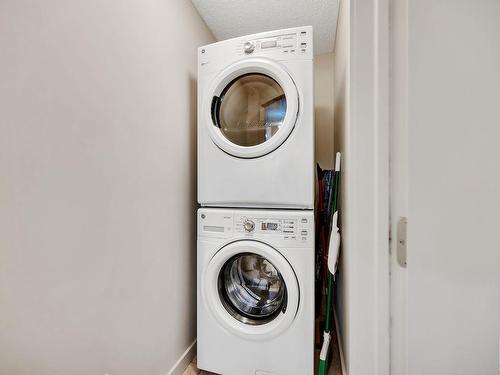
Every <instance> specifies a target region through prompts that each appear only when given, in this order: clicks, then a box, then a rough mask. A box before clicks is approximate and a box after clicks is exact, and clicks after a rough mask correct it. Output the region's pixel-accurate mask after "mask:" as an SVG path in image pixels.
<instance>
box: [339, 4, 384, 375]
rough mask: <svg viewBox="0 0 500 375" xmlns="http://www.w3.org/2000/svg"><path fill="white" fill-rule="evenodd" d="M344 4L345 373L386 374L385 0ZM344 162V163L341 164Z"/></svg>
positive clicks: (351, 374)
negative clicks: (346, 49) (346, 47)
mask: <svg viewBox="0 0 500 375" xmlns="http://www.w3.org/2000/svg"><path fill="white" fill-rule="evenodd" d="M341 1H345V2H348V4H349V12H348V13H349V16H348V19H349V21H350V24H349V25H348V26H347V27H348V28H349V37H348V38H349V42H348V45H349V56H348V64H347V69H348V73H347V77H346V80H347V82H348V83H347V84H348V85H349V86H348V91H349V92H348V100H347V103H346V109H347V111H346V112H347V121H346V129H344V131H345V133H346V135H344V137H345V139H346V140H345V145H344V147H345V149H344V155H343V161H345V162H344V163H343V172H342V179H343V180H344V182H343V187H344V192H343V193H344V194H345V195H346V196H345V197H344V199H343V202H344V203H345V205H346V206H347V207H344V210H345V211H346V215H343V219H342V220H343V223H342V226H343V230H342V236H343V239H344V240H343V242H344V245H343V246H344V248H343V251H344V252H348V253H349V255H348V257H349V260H348V264H347V265H344V267H345V270H344V272H345V275H343V278H344V279H346V280H344V286H343V288H345V290H344V294H345V297H344V298H345V299H346V301H345V303H346V304H347V305H348V306H347V308H345V309H346V314H347V315H348V316H347V317H344V321H343V322H342V324H343V325H344V327H343V331H344V332H342V333H343V334H344V336H346V337H342V344H343V351H344V353H345V355H346V358H345V360H346V361H345V364H346V371H347V373H348V374H350V375H358V374H363V375H364V374H367V375H368V374H370V375H371V374H374V375H387V374H389V373H390V239H389V237H390V43H389V38H390V1H391V0H341ZM344 5H345V4H344ZM344 167H345V168H344Z"/></svg>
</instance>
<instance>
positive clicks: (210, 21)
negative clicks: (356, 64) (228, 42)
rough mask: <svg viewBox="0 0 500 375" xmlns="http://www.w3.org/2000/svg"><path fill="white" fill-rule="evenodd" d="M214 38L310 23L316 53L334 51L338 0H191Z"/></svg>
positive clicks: (231, 36) (225, 37)
mask: <svg viewBox="0 0 500 375" xmlns="http://www.w3.org/2000/svg"><path fill="white" fill-rule="evenodd" d="M191 1H192V2H193V4H194V6H195V7H196V9H198V12H199V13H200V15H201V17H202V18H203V19H204V20H205V22H206V23H207V25H208V27H209V28H210V30H212V32H213V34H214V36H215V37H216V38H217V40H224V39H229V38H234V37H237V36H242V35H247V34H253V33H259V32H262V31H269V30H277V29H285V28H288V27H295V26H309V25H312V26H313V30H314V52H315V54H320V53H327V52H332V51H333V45H334V42H335V31H336V28H337V16H338V8H339V7H338V1H339V0H191Z"/></svg>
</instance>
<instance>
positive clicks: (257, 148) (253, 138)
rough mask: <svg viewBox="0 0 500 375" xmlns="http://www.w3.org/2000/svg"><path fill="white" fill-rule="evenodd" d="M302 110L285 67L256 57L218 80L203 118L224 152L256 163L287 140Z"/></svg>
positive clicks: (233, 66)
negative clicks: (253, 159)
mask: <svg viewBox="0 0 500 375" xmlns="http://www.w3.org/2000/svg"><path fill="white" fill-rule="evenodd" d="M298 108H299V103H298V94H297V88H296V86H295V83H294V82H293V80H292V78H291V77H290V75H289V74H288V73H287V72H286V70H285V68H284V67H283V66H282V65H280V64H279V63H277V62H274V61H272V60H269V59H264V58H252V59H246V60H242V61H239V62H237V63H235V64H233V65H231V66H230V67H228V68H227V69H225V70H224V71H223V72H222V73H221V74H219V75H218V76H217V78H216V79H215V81H214V83H213V85H212V87H211V88H210V90H209V95H208V97H207V98H206V102H205V104H204V111H205V117H204V118H205V123H206V124H207V126H208V130H209V133H210V136H211V138H212V140H213V142H214V143H215V144H216V145H217V146H218V147H219V148H220V149H221V150H222V151H224V152H226V153H228V154H230V155H233V156H236V157H240V158H256V157H259V156H263V155H266V154H268V153H270V152H272V151H274V150H275V149H276V148H278V147H279V146H280V145H281V144H282V143H283V142H284V141H285V140H286V139H287V137H288V136H289V135H290V133H291V132H292V131H293V128H294V126H295V122H296V120H297V112H298Z"/></svg>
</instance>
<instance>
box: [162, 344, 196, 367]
mask: <svg viewBox="0 0 500 375" xmlns="http://www.w3.org/2000/svg"><path fill="white" fill-rule="evenodd" d="M195 355H196V340H194V341H193V343H192V344H191V345H189V347H188V348H187V349H186V351H185V352H184V353H182V355H181V357H180V358H179V359H178V360H177V362H175V365H174V366H173V367H172V368H171V369H170V371H169V372H167V375H182V373H183V372H184V370H185V369H186V368H187V367H188V366H189V364H190V363H191V361H192V360H193V358H194V356H195Z"/></svg>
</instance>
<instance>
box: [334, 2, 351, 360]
mask: <svg viewBox="0 0 500 375" xmlns="http://www.w3.org/2000/svg"><path fill="white" fill-rule="evenodd" d="M349 8H350V4H349V1H346V0H342V1H340V9H339V19H338V25H337V34H336V40H335V51H334V53H333V56H334V76H335V80H334V91H335V92H334V98H335V111H334V116H335V152H337V151H340V152H341V153H342V155H343V158H342V166H341V169H342V173H341V193H340V199H341V202H340V209H341V223H340V224H341V225H340V226H341V236H342V237H341V238H342V240H341V241H342V242H341V254H340V257H341V258H340V262H339V269H338V273H337V277H336V290H335V291H336V303H335V308H336V312H337V316H338V319H339V328H340V339H341V344H342V348H343V351H344V353H343V354H344V360H345V365H346V368H349V364H350V351H349V347H350V331H349V323H350V320H349V315H350V301H349V278H348V276H349V265H350V259H351V254H350V253H349V251H348V249H349V237H348V236H347V235H346V234H347V232H348V225H349V215H350V212H349V205H348V196H349V191H348V189H347V188H346V186H347V174H348V173H349V167H348V163H349V160H348V159H347V158H346V155H347V154H348V147H349V140H348V136H349V92H350V89H349V84H350V65H349V60H350V29H349V26H350V21H349V14H350V9H349Z"/></svg>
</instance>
